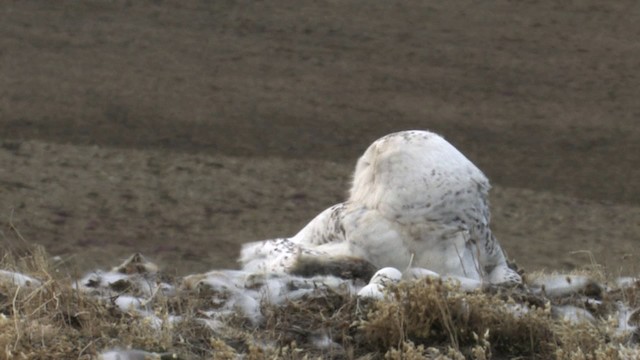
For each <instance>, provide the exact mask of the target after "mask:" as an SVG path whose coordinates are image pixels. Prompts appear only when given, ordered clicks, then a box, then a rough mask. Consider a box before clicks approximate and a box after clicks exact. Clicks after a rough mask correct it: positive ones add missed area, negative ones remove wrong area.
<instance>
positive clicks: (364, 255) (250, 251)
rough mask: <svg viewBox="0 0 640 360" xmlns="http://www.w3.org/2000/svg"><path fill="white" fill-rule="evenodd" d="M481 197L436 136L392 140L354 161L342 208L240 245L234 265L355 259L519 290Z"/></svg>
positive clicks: (481, 183) (479, 180)
mask: <svg viewBox="0 0 640 360" xmlns="http://www.w3.org/2000/svg"><path fill="white" fill-rule="evenodd" d="M489 189H490V185H489V181H488V179H487V178H486V176H485V175H484V174H483V173H482V171H480V169H478V168H477V167H476V166H475V165H474V164H473V163H472V162H471V161H469V160H468V159H467V158H466V157H465V156H464V155H463V154H462V153H461V152H460V151H458V150H457V149H456V148H455V147H454V146H452V145H451V144H450V143H448V142H447V141H446V140H444V139H443V138H442V137H440V136H439V135H437V134H434V133H432V132H428V131H418V130H414V131H402V132H397V133H393V134H390V135H387V136H384V137H382V138H380V139H378V140H376V141H375V142H374V143H373V144H371V145H370V146H369V148H368V149H367V150H366V151H365V153H364V154H363V155H362V156H361V157H360V159H359V160H358V162H357V165H356V169H355V173H354V175H353V184H352V187H351V190H350V196H349V199H348V200H347V201H346V202H343V203H340V204H337V205H334V206H332V207H330V208H328V209H326V210H325V211H323V212H322V213H320V214H319V215H318V216H317V217H316V218H314V219H313V220H312V221H311V222H309V224H307V225H306V226H305V227H304V228H303V229H302V230H301V231H300V232H299V233H298V234H296V235H295V236H293V237H292V238H286V239H276V240H266V241H261V242H254V243H249V244H245V245H244V247H243V249H242V252H241V255H240V262H241V264H242V265H243V268H244V269H245V270H247V271H251V272H258V271H263V272H275V273H282V272H290V271H291V270H292V269H293V268H294V267H296V265H297V264H298V263H299V262H300V261H302V260H303V259H309V258H312V259H314V260H315V261H319V262H322V261H327V262H328V261H331V262H334V263H335V262H336V261H341V260H344V261H345V262H348V261H353V260H354V259H356V260H361V261H366V262H368V263H370V264H372V265H373V267H375V268H376V269H380V268H383V267H395V268H397V269H410V268H424V269H429V270H432V271H435V272H437V273H439V274H441V275H446V276H457V277H461V278H468V279H472V280H477V281H481V282H489V283H492V284H502V283H520V282H521V278H520V276H519V275H518V274H517V273H516V272H515V271H514V270H512V269H510V268H509V267H508V266H507V263H506V258H505V256H504V253H503V251H502V249H501V247H500V245H499V244H498V242H497V240H496V239H495V238H494V236H493V234H492V233H491V230H490V228H489V222H490V212H489V204H488V192H489ZM413 273H415V272H413Z"/></svg>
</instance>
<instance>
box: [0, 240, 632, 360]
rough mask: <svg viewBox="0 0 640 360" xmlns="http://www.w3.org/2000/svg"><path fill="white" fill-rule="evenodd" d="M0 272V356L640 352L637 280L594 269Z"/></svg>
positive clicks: (5, 268) (595, 355)
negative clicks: (505, 279)
mask: <svg viewBox="0 0 640 360" xmlns="http://www.w3.org/2000/svg"><path fill="white" fill-rule="evenodd" d="M0 268H1V269H2V271H1V272H0V351H1V352H0V354H1V355H0V357H2V358H17V359H21V358H27V359H28V358H50V359H60V358H81V359H90V358H101V359H146V358H152V359H154V358H155V359H199V358H230V359H235V358H240V357H243V358H294V359H295V358H303V357H305V356H307V357H310V358H316V357H321V358H347V359H351V358H361V357H364V358H389V359H396V358H397V359H399V358H415V359H419V358H426V359H448V358H452V359H463V358H476V359H489V358H505V357H508V358H511V357H521V358H534V359H548V358H559V359H587V358H588V359H611V358H620V359H624V358H629V357H633V356H634V354H635V355H637V354H639V353H640V352H639V347H638V343H637V336H638V329H637V326H638V323H639V322H640V312H639V311H638V310H637V309H638V307H639V306H640V304H639V303H640V299H639V297H638V294H640V283H638V281H636V280H635V279H632V278H625V279H617V280H611V281H605V277H604V276H603V274H601V273H595V272H583V273H573V274H562V275H561V274H524V279H525V285H523V286H519V287H515V288H508V287H500V286H494V285H485V284H480V285H479V286H475V287H469V286H467V287H464V284H462V283H461V281H460V280H459V279H455V278H450V277H449V278H445V277H440V276H438V274H435V273H432V272H427V271H418V270H415V269H413V270H408V271H405V272H404V273H401V272H400V271H398V270H395V269H389V268H387V269H383V270H380V271H379V272H378V273H376V274H375V275H374V276H373V277H372V278H371V279H370V280H371V281H370V282H369V281H368V280H369V279H357V278H356V279H342V278H339V277H334V276H327V275H322V276H306V277H301V276H292V275H265V274H252V273H248V272H243V271H238V270H219V271H212V272H208V273H203V274H194V275H190V276H186V277H184V278H171V277H168V276H167V275H165V274H164V273H163V271H162V269H158V267H157V266H155V265H154V264H152V263H151V262H149V261H148V260H147V259H145V258H144V257H143V256H142V255H140V254H135V255H133V256H132V257H131V258H129V259H128V260H126V261H125V262H124V263H123V264H121V265H119V266H116V267H114V268H113V269H111V270H108V271H94V272H91V273H89V274H87V275H85V276H84V277H82V278H80V279H71V278H68V277H65V276H61V275H59V274H58V273H57V272H56V271H55V267H54V266H53V265H52V262H51V260H50V259H49V258H48V257H47V255H46V254H45V253H44V251H43V250H41V249H35V250H34V251H32V252H31V253H30V254H28V255H22V256H17V255H13V256H9V255H7V256H5V257H4V259H3V261H2V266H1V267H0ZM416 274H418V275H416ZM424 274H426V276H420V275H424ZM461 285H462V287H464V289H461ZM366 289H369V290H368V291H367V290H366ZM372 289H373V290H372ZM372 294H373V295H372Z"/></svg>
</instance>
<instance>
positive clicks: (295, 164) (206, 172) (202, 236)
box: [0, 0, 640, 274]
mask: <svg viewBox="0 0 640 360" xmlns="http://www.w3.org/2000/svg"><path fill="white" fill-rule="evenodd" d="M638 39H640V3H638V2H637V1H609V2H602V1H595V0H584V1H574V2H565V1H490V2H478V1H455V2H454V1H451V2H425V1H412V0H409V1H384V2H371V1H313V2H307V1H298V0H289V1H281V0H276V1H265V2H262V1H251V2H235V1H211V2H207V1H195V0H185V1H175V2H165V1H161V0H156V1H110V2H103V1H82V2H78V1H58V2H45V1H20V2H8V1H6V2H2V3H0V144H1V146H0V206H1V208H0V221H1V224H2V228H1V230H2V232H1V233H0V242H1V243H2V244H3V248H11V249H19V248H21V247H23V246H24V243H23V241H26V242H27V243H38V244H42V245H44V246H45V247H46V248H47V249H48V251H49V252H50V253H51V254H53V255H59V256H60V257H61V259H62V260H63V261H64V262H65V263H66V264H67V265H70V266H71V267H72V268H74V269H77V270H78V271H84V270H86V269H89V268H95V267H96V266H105V265H108V264H113V263H114V259H120V258H124V257H126V256H127V255H129V254H130V253H132V252H134V251H142V252H143V253H145V254H147V255H148V256H150V257H151V258H152V259H154V260H156V261H158V262H159V263H161V264H162V265H164V267H165V268H166V267H169V268H171V267H174V268H175V269H176V271H177V272H178V273H185V272H192V271H202V270H207V269H211V268H219V267H230V266H235V258H236V256H237V251H238V249H239V246H240V244H241V243H243V242H246V241H250V240H257V239H264V238H272V237H277V236H284V235H291V234H293V233H295V232H296V231H297V230H298V229H299V228H301V227H302V226H303V225H304V224H305V223H306V222H307V221H308V220H310V219H311V218H312V217H313V216H314V215H315V214H317V213H318V212H319V211H321V210H322V209H324V208H326V207H328V206H329V205H331V204H333V203H336V202H339V201H341V199H343V198H344V196H345V193H346V189H347V187H348V181H349V174H350V172H351V170H352V168H353V165H354V163H355V160H356V159H357V157H358V156H359V155H360V154H361V153H362V152H363V151H364V149H365V148H366V146H367V145H368V144H369V143H370V142H372V141H373V140H375V139H376V138H378V137H380V136H382V135H384V134H386V133H389V132H393V131H398V130H403V129H410V128H420V129H431V130H433V131H436V132H438V133H440V134H442V135H444V136H445V137H446V138H447V139H448V140H449V141H450V142H452V143H453V144H454V145H456V146H457V147H458V148H459V149H460V150H461V151H462V152H464V153H465V154H467V156H468V157H469V158H470V159H471V160H472V161H474V162H475V163H476V164H477V165H478V166H479V167H480V168H481V169H483V170H484V171H485V172H486V174H487V175H488V176H489V178H490V179H491V180H492V182H493V184H494V191H493V195H492V201H493V213H494V228H495V232H496V234H497V236H498V238H499V240H500V241H501V242H502V244H503V247H504V248H505V249H506V250H507V251H508V253H509V255H510V257H512V258H514V259H515V260H516V261H517V262H518V263H519V264H520V265H522V266H524V267H525V268H526V269H540V268H548V269H558V270H559V269H567V268H574V267H580V266H583V265H585V264H589V263H590V262H591V261H596V262H598V263H601V264H603V265H605V266H606V267H607V270H609V271H611V272H612V273H616V274H617V273H618V272H620V271H622V272H624V273H637V270H638V266H637V264H638V255H639V254H640V251H639V250H637V248H638V244H639V242H640V187H639V186H638V184H640V166H639V165H640V100H639V99H640V98H639V97H638V96H639V94H640V46H639V45H638V44H639V42H638ZM16 230H17V231H18V232H19V233H20V234H21V235H19V234H18V233H17V232H16ZM21 238H22V239H24V240H21ZM575 251H578V253H574V252H575ZM589 254H591V255H592V256H593V259H594V260H592V259H591V258H590V256H589Z"/></svg>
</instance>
